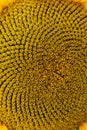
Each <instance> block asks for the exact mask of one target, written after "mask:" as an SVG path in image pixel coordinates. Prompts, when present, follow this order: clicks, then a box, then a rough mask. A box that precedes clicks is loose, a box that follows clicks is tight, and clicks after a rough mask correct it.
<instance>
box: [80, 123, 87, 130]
mask: <svg viewBox="0 0 87 130" xmlns="http://www.w3.org/2000/svg"><path fill="white" fill-rule="evenodd" d="M79 130H87V123H82V124H81V125H80V127H79Z"/></svg>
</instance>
